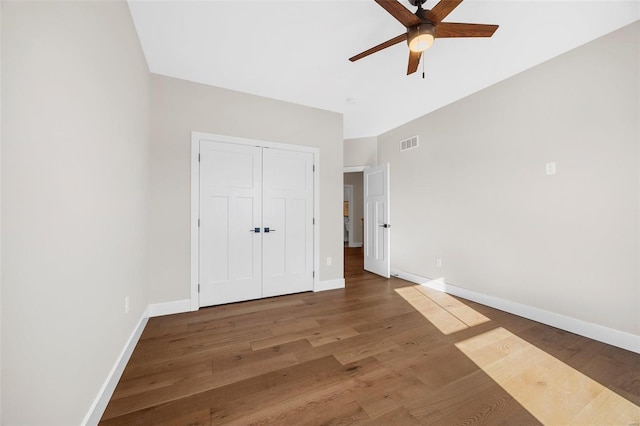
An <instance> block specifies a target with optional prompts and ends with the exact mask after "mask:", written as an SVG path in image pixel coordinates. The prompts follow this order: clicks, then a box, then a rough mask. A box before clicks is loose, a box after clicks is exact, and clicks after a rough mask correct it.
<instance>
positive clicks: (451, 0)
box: [427, 0, 462, 24]
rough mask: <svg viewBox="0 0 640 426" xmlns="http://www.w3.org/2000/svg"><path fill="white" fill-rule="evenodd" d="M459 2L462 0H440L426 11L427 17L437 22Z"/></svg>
mask: <svg viewBox="0 0 640 426" xmlns="http://www.w3.org/2000/svg"><path fill="white" fill-rule="evenodd" d="M460 3H462V0H440V2H439V3H438V4H436V5H435V6H434V7H433V9H431V10H430V11H429V12H427V19H428V20H430V21H433V22H434V23H436V24H439V23H440V21H442V20H443V19H444V18H446V17H447V15H448V14H450V13H451V12H452V11H453V9H455V8H456V7H458V5H459V4H460Z"/></svg>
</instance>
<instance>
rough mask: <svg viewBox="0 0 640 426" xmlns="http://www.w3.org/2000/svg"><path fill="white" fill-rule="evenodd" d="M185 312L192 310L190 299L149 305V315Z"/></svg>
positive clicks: (156, 315)
mask: <svg viewBox="0 0 640 426" xmlns="http://www.w3.org/2000/svg"><path fill="white" fill-rule="evenodd" d="M183 312H191V300H190V299H184V300H174V301H173V302H165V303H154V304H151V305H149V317H160V316H162V315H172V314H181V313H183Z"/></svg>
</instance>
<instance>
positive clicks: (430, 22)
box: [349, 0, 498, 75]
mask: <svg viewBox="0 0 640 426" xmlns="http://www.w3.org/2000/svg"><path fill="white" fill-rule="evenodd" d="M375 2H376V3H378V4H379V5H380V6H382V7H383V8H384V9H385V10H386V11H387V12H389V13H390V14H391V15H392V16H393V17H394V18H396V19H397V20H398V21H400V23H401V24H402V25H404V26H405V27H407V32H406V33H403V34H400V35H399V36H397V37H394V38H392V39H391V40H387V41H385V42H384V43H380V44H379V45H377V46H374V47H372V48H371V49H369V50H365V51H364V52H362V53H360V54H358V55H356V56H354V57H352V58H349V60H350V61H351V62H355V61H357V60H358V59H362V58H364V57H366V56H369V55H371V54H372V53H376V52H378V51H380V50H382V49H386V48H387V47H390V46H393V45H395V44H398V43H400V42H403V41H406V42H407V44H408V45H409V65H408V67H407V75H409V74H413V73H414V72H416V70H417V69H418V64H419V63H420V57H421V56H422V52H424V51H425V50H427V49H428V48H429V47H431V45H432V44H433V40H434V39H436V38H448V37H491V36H492V35H493V33H494V32H495V31H496V30H497V29H498V26H497V25H489V24H461V23H454V22H442V20H443V19H444V18H446V17H447V15H449V13H451V11H453V9H455V8H456V7H457V6H458V5H459V4H460V3H462V0H440V1H439V2H438V4H436V5H435V7H434V8H433V9H431V10H428V9H423V8H422V5H423V4H424V3H425V2H426V0H409V3H411V5H413V6H417V7H418V10H417V11H416V13H411V12H410V11H409V10H408V9H407V8H406V7H404V6H403V5H401V4H400V3H399V2H398V1H397V0H375Z"/></svg>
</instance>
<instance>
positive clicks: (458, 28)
mask: <svg viewBox="0 0 640 426" xmlns="http://www.w3.org/2000/svg"><path fill="white" fill-rule="evenodd" d="M497 29H498V25H490V24H458V23H455V22H442V23H440V24H438V25H437V26H436V38H446V37H491V36H492V35H493V33H495V32H496V30H497Z"/></svg>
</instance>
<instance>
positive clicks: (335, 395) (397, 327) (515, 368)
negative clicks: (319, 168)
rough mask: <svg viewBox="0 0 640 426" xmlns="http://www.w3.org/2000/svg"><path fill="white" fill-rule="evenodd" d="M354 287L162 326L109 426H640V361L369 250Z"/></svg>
mask: <svg viewBox="0 0 640 426" xmlns="http://www.w3.org/2000/svg"><path fill="white" fill-rule="evenodd" d="M345 278H346V288H345V289H341V290H332V291H326V292H320V293H301V294H296V295H290V296H283V297H277V298H271V299H264V300H257V301H250V302H244V303H236V304H231V305H225V306H218V307H212V308H206V309H201V310H199V311H198V312H192V313H185V314H179V315H171V316H165V317H158V318H152V319H150V320H149V323H148V324H147V326H146V328H145V330H144V333H143V335H142V337H141V339H140V341H139V342H138V345H137V346H136V349H135V351H134V353H133V355H132V356H131V360H130V361H129V364H128V365H127V368H126V369H125V371H124V374H123V376H122V378H121V380H120V382H119V384H118V386H117V388H116V390H115V392H114V394H113V397H112V399H111V401H110V403H109V405H108V406H107V409H106V411H105V413H104V416H103V418H102V420H101V423H100V424H102V425H105V426H106V425H131V424H135V425H145V424H148V425H160V424H171V425H218V424H242V425H245V424H263V423H273V424H295V425H299V424H357V423H362V424H374V425H375V424H378V425H417V424H447V425H449V424H465V425H470V424H498V423H506V424H515V425H529V424H540V423H545V424H567V423H569V424H585V423H595V424H625V425H631V424H635V425H638V424H640V408H639V407H638V406H640V355H638V354H635V353H632V352H629V351H625V350H622V349H618V348H615V347H612V346H609V345H605V344H602V343H599V342H596V341H593V340H589V339H586V338H583V337H580V336H577V335H574V334H571V333H568V332H565V331H562V330H558V329H555V328H552V327H548V326H545V325H542V324H539V323H536V322H533V321H529V320H526V319H524V318H520V317H517V316H514V315H510V314H507V313H505V312H501V311H498V310H495V309H491V308H488V307H485V306H482V305H479V304H476V303H472V302H469V301H466V300H464V299H458V298H449V296H447V295H442V294H440V295H438V294H435V293H430V291H421V290H424V289H419V288H411V287H412V285H411V283H408V282H406V281H402V280H399V279H393V278H392V279H390V280H387V279H384V278H381V277H378V276H376V275H373V274H369V273H367V272H364V271H363V269H362V252H361V251H360V249H346V251H345ZM396 290H398V291H396ZM403 295H404V297H403ZM421 297H422V298H426V299H424V300H422V299H420V298H421ZM447 298H448V299H447ZM440 308H442V309H440ZM452 318H453V319H452ZM456 321H457V322H456ZM440 322H442V324H441V323H440ZM452 324H453V325H452ZM441 329H442V330H444V331H441ZM510 392H511V393H510Z"/></svg>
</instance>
